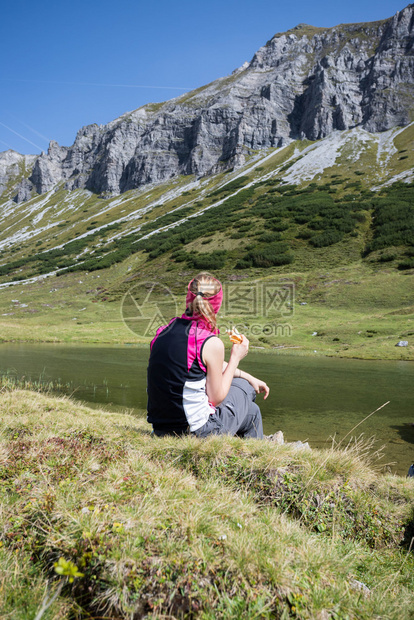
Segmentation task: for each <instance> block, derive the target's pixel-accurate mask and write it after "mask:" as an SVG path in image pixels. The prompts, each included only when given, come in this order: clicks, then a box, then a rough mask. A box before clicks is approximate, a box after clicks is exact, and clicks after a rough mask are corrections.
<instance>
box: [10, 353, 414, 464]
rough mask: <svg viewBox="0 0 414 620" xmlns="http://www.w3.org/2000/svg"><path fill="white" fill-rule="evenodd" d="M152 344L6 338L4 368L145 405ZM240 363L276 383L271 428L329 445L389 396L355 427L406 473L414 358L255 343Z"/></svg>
mask: <svg viewBox="0 0 414 620" xmlns="http://www.w3.org/2000/svg"><path fill="white" fill-rule="evenodd" d="M148 352H149V349H148V348H141V347H136V346H121V345H114V346H101V345H97V346H93V345H63V344H56V345H55V344H26V343H3V344H0V374H6V373H8V374H10V375H13V376H15V377H19V378H21V377H23V376H24V377H26V378H30V379H32V380H39V378H41V379H42V380H44V381H52V380H54V381H57V380H59V381H60V382H61V383H64V384H68V385H67V387H66V392H67V393H72V394H73V397H74V398H77V399H80V400H82V401H86V402H87V403H88V404H91V405H93V406H97V405H104V406H105V408H107V409H114V410H118V411H119V410H125V409H126V408H128V409H133V410H134V411H136V412H137V413H139V414H140V415H142V411H143V410H145V407H146V390H145V387H146V367H147V361H148ZM241 367H242V368H243V369H244V370H246V371H248V372H250V373H251V374H254V375H256V376H257V377H260V378H261V379H263V380H265V381H266V383H267V384H268V385H269V386H270V396H269V398H268V399H267V401H263V397H262V396H261V395H260V396H258V399H257V402H258V403H259V405H260V407H261V410H262V414H263V421H264V429H265V433H266V434H269V433H274V432H275V431H277V430H279V429H281V430H283V432H284V434H285V439H286V440H287V441H294V440H298V439H300V440H302V441H305V440H307V441H309V443H310V445H311V447H329V446H330V445H331V443H332V440H331V438H332V437H333V436H335V438H336V440H337V441H339V440H340V439H341V438H342V437H344V436H345V435H346V434H347V433H348V431H350V430H351V429H352V428H353V427H354V426H355V425H357V424H358V423H359V422H360V421H362V420H363V419H364V418H365V417H366V416H367V415H368V414H370V413H371V412H372V411H374V410H375V409H376V408H377V407H379V406H381V405H382V404H383V403H385V402H386V401H390V404H389V405H387V406H386V407H384V408H383V409H381V410H380V411H378V412H377V413H375V414H374V415H372V416H371V417H370V418H369V419H368V420H367V421H366V422H364V423H363V424H361V425H360V426H359V427H358V428H357V429H356V430H355V431H354V432H353V433H352V435H353V436H355V435H359V434H361V433H364V435H365V436H366V437H371V436H373V435H375V436H376V438H377V439H378V444H377V445H378V447H379V446H380V445H385V451H384V452H385V454H384V458H383V459H382V460H381V463H382V462H383V463H391V462H392V463H394V465H392V466H391V470H392V471H393V472H395V473H399V474H401V475H406V473H407V471H408V467H409V466H410V464H411V463H412V462H413V459H414V391H413V385H414V363H412V362H403V361H363V360H346V359H336V358H335V359H330V358H326V357H314V358H313V357H299V356H287V355H280V354H279V355H278V354H276V353H267V352H266V353H264V352H259V351H250V352H249V355H248V357H247V358H246V359H244V360H243V362H242V364H241Z"/></svg>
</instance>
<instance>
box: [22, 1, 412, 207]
mask: <svg viewBox="0 0 414 620" xmlns="http://www.w3.org/2000/svg"><path fill="white" fill-rule="evenodd" d="M413 46H414V5H413V4H411V5H409V6H407V7H406V8H405V9H403V10H402V11H399V12H398V13H396V14H395V15H394V16H393V17H391V18H389V19H385V20H382V21H377V22H371V23H360V24H342V25H339V26H335V27H333V28H320V27H314V26H309V25H308V24H298V25H297V26H295V28H293V29H292V30H290V31H288V32H286V33H279V34H276V35H275V36H274V37H272V39H270V41H268V42H267V43H266V45H264V46H263V47H261V48H260V49H259V50H258V51H257V52H256V54H255V55H254V56H253V58H252V60H251V62H250V63H248V62H246V63H244V64H243V65H242V66H241V67H239V68H238V69H236V70H235V71H234V72H233V73H232V74H231V75H230V76H227V77H224V78H220V79H218V80H216V81H215V82H212V83H211V84H208V85H206V86H204V87H201V88H199V89H196V90H195V91H191V92H189V93H185V94H184V95H181V96H179V97H176V98H175V99H172V100H170V101H167V102H165V103H163V104H148V105H147V106H143V107H142V108H139V109H138V110H135V111H133V112H130V113H126V114H123V115H122V116H121V117H119V118H118V119H115V120H114V121H112V122H111V123H108V124H107V125H105V126H98V125H96V124H93V125H88V126H86V127H82V128H81V129H80V130H79V131H78V133H77V135H76V139H75V142H74V144H73V145H72V146H70V147H61V146H59V145H58V144H57V142H55V141H52V142H51V143H50V145H49V149H48V152H47V154H46V153H42V154H41V155H40V156H38V157H37V158H36V161H35V163H34V166H33V170H32V173H31V175H30V177H29V179H28V180H26V181H24V182H23V186H21V187H19V188H18V191H17V194H16V197H15V200H16V201H20V200H22V199H26V198H27V197H28V196H30V191H31V190H32V189H35V190H36V191H37V192H38V193H43V192H46V191H48V190H50V189H51V188H53V187H54V186H55V185H57V184H59V183H63V185H64V187H65V188H66V189H69V190H71V189H76V188H87V189H89V190H91V191H93V192H97V193H103V194H119V193H122V192H124V191H126V190H129V189H132V188H136V187H140V186H142V185H145V184H147V183H158V182H163V181H166V180H167V179H169V178H171V177H174V176H177V175H180V174H182V175H187V174H194V175H196V176H197V177H200V176H203V175H207V174H211V173H216V172H218V171H220V170H225V169H228V168H230V167H237V166H239V165H241V164H243V163H244V162H245V159H246V156H248V155H249V154H250V153H252V152H253V151H256V150H258V149H265V148H269V147H278V146H281V145H283V144H285V143H286V142H288V141H289V140H292V139H298V138H307V139H309V140H318V139H321V138H323V137H326V136H327V135H329V134H330V133H331V132H332V131H335V130H346V129H349V128H352V127H356V126H361V127H363V128H364V129H366V130H368V131H371V132H378V131H385V130H387V129H390V128H392V127H394V126H397V125H405V124H407V123H409V122H410V120H411V119H412V115H413V112H414V110H413V107H414V106H413V100H414V99H413V95H414V54H413Z"/></svg>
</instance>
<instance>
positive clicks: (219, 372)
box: [203, 336, 249, 407]
mask: <svg viewBox="0 0 414 620" xmlns="http://www.w3.org/2000/svg"><path fill="white" fill-rule="evenodd" d="M248 350H249V341H248V340H247V338H246V337H245V336H243V341H242V342H241V343H240V344H234V345H233V347H232V349H231V354H230V359H229V362H228V364H227V365H226V368H225V369H224V371H223V363H224V344H223V342H222V341H221V340H220V339H219V338H209V339H208V340H207V342H206V343H205V345H204V347H203V358H204V362H205V365H206V367H207V380H206V392H207V396H208V399H209V401H210V402H211V403H212V404H213V405H214V406H215V407H217V405H219V404H220V403H221V402H222V401H223V400H224V399H225V398H226V396H227V393H228V391H229V389H230V385H231V382H232V380H233V377H234V375H235V372H236V369H237V366H238V364H239V362H240V360H241V359H243V357H245V355H247V352H248Z"/></svg>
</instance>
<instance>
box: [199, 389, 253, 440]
mask: <svg viewBox="0 0 414 620" xmlns="http://www.w3.org/2000/svg"><path fill="white" fill-rule="evenodd" d="M255 398H256V392H255V390H254V389H253V387H252V386H251V385H250V383H249V382H248V381H246V379H233V381H232V382H231V386H230V390H229V392H228V394H227V396H226V398H225V399H224V400H223V402H222V403H220V405H219V406H218V407H217V408H216V413H213V414H212V415H211V416H210V417H209V419H208V420H207V422H206V423H205V424H204V426H202V427H201V428H199V429H197V430H196V431H194V433H193V435H196V436H197V437H207V436H208V435H238V436H239V437H254V438H255V439H263V423H262V415H261V413H260V409H259V407H258V405H256V403H255V402H254V401H255Z"/></svg>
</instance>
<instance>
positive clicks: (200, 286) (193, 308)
mask: <svg viewBox="0 0 414 620" xmlns="http://www.w3.org/2000/svg"><path fill="white" fill-rule="evenodd" d="M220 289H221V283H220V282H219V281H218V280H217V279H216V278H215V277H214V276H212V275H210V274H209V273H207V272H202V273H199V274H198V275H197V276H196V277H195V278H194V279H193V280H192V281H191V282H190V287H189V290H190V291H191V292H192V293H194V295H195V296H196V297H195V298H194V299H193V301H192V302H190V303H189V304H188V306H187V309H186V314H187V315H188V316H194V317H199V318H201V319H203V320H204V321H205V322H206V323H207V325H208V326H209V327H210V329H212V330H213V331H215V330H216V329H217V317H216V313H215V312H214V310H213V308H212V305H211V303H210V302H209V301H208V298H209V297H212V296H213V295H216V294H217V293H218V292H219V291H220ZM197 293H203V295H197Z"/></svg>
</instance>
